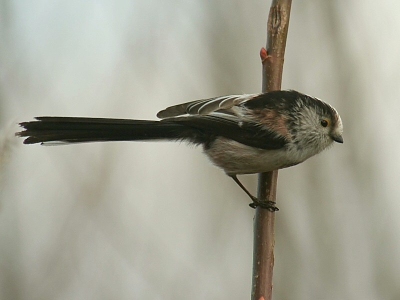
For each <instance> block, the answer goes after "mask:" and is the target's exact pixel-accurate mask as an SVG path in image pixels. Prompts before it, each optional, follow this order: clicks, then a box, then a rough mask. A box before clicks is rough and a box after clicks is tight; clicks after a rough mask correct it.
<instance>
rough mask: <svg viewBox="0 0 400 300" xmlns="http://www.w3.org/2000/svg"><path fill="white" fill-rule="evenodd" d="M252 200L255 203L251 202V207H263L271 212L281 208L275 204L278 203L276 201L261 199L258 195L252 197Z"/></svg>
mask: <svg viewBox="0 0 400 300" xmlns="http://www.w3.org/2000/svg"><path fill="white" fill-rule="evenodd" d="M252 200H253V203H250V204H249V206H250V207H251V208H257V207H261V208H264V209H267V210H269V211H270V212H276V211H278V210H279V208H277V207H276V206H275V204H276V203H275V202H274V201H259V200H258V199H257V198H256V197H254V198H252Z"/></svg>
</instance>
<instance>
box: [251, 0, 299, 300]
mask: <svg viewBox="0 0 400 300" xmlns="http://www.w3.org/2000/svg"><path fill="white" fill-rule="evenodd" d="M291 5H292V1H291V0H273V1H272V4H271V8H270V11H269V16H268V28H267V45H266V48H262V49H261V51H260V57H261V61H262V67H263V72H262V76H263V81H262V91H263V92H269V91H274V90H280V89H281V83H282V71H283V62H284V55H285V47H286V38H287V32H288V27H289V18H290V8H291ZM277 181H278V171H277V170H276V171H272V172H268V173H260V174H259V175H258V192H257V196H258V199H259V200H260V201H273V202H276V188H277ZM274 229H275V212H271V211H269V210H267V209H263V208H260V207H257V208H256V212H255V218H254V253H253V286H252V295H251V296H252V297H251V299H252V300H271V299H272V275H273V268H274V244H275V239H274Z"/></svg>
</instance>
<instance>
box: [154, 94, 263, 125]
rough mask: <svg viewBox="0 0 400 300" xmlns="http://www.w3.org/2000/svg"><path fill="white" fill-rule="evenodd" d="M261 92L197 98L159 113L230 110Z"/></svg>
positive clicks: (179, 114) (196, 112)
mask: <svg viewBox="0 0 400 300" xmlns="http://www.w3.org/2000/svg"><path fill="white" fill-rule="evenodd" d="M259 95H260V94H246V95H230V96H222V97H216V98H210V99H201V100H195V101H191V102H187V103H182V104H178V105H174V106H170V107H168V108H166V109H164V110H162V111H160V112H159V113H158V114H157V117H158V118H160V119H166V118H171V117H177V116H182V115H207V114H210V113H212V112H216V111H220V110H229V109H231V108H232V107H234V106H236V105H239V104H240V103H243V102H246V101H248V100H250V99H253V98H255V97H257V96H259Z"/></svg>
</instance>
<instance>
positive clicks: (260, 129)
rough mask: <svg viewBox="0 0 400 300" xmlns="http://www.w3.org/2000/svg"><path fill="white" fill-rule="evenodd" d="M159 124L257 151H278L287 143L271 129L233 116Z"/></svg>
mask: <svg viewBox="0 0 400 300" xmlns="http://www.w3.org/2000/svg"><path fill="white" fill-rule="evenodd" d="M161 122H174V123H179V124H183V125H185V126H187V127H192V128H196V129H199V130H200V131H201V132H203V133H205V134H206V135H207V136H209V137H210V138H212V137H214V138H215V137H218V136H219V137H225V138H228V139H231V140H234V141H237V142H239V143H242V144H244V145H248V146H251V147H255V148H259V149H268V150H272V149H280V148H283V147H284V146H285V145H286V144H287V143H288V142H289V141H288V139H287V137H285V136H283V135H281V134H279V132H276V131H274V130H273V129H272V128H268V127H266V126H263V125H260V124H257V123H255V122H252V121H251V120H246V119H240V118H238V117H236V116H234V115H227V114H224V113H218V112H217V113H210V114H208V115H205V116H202V115H194V116H180V117H173V118H167V119H165V120H162V121H161ZM211 140H212V139H211Z"/></svg>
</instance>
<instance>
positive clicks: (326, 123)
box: [321, 119, 329, 127]
mask: <svg viewBox="0 0 400 300" xmlns="http://www.w3.org/2000/svg"><path fill="white" fill-rule="evenodd" d="M328 125H329V120H327V119H322V120H321V126H322V127H328Z"/></svg>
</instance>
